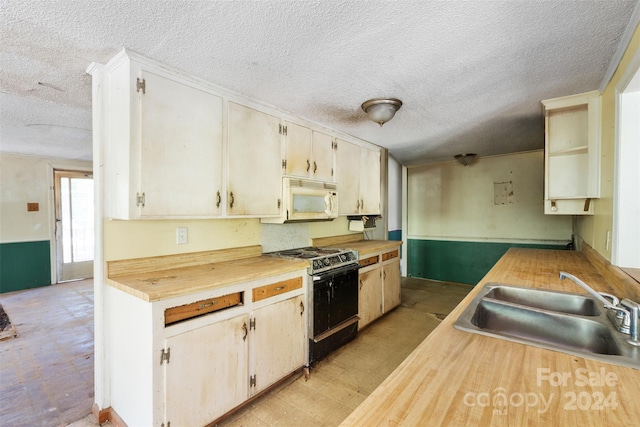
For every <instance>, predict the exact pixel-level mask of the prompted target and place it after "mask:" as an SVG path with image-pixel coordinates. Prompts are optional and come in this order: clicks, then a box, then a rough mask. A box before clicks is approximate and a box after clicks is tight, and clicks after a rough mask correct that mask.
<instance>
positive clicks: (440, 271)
mask: <svg viewBox="0 0 640 427" xmlns="http://www.w3.org/2000/svg"><path fill="white" fill-rule="evenodd" d="M514 247H515V248H533V249H560V250H565V249H566V245H560V244H558V245H550V244H522V243H494V242H459V241H450V240H418V239H409V240H408V242H407V272H408V275H409V276H411V277H421V278H423V279H432V280H440V281H443V282H457V283H466V284H469V285H475V284H477V283H478V282H479V281H480V280H481V279H482V278H483V277H484V275H485V274H487V273H488V272H489V270H490V269H491V267H493V265H494V264H495V263H496V262H497V261H498V260H499V259H500V258H501V257H502V255H504V253H505V252H506V251H507V250H508V249H509V248H514Z"/></svg>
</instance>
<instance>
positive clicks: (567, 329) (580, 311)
mask: <svg viewBox="0 0 640 427" xmlns="http://www.w3.org/2000/svg"><path fill="white" fill-rule="evenodd" d="M454 327H456V328H457V329H460V330H463V331H466V332H471V333H476V334H481V335H487V336H491V337H495V338H500V339H505V340H508V341H513V342H518V343H521V344H528V345H533V346H537V347H542V348H546V349H550V350H555V351H560V352H564V353H569V354H574V355H577V356H582V357H586V358H591V359H597V360H600V361H603V362H608V363H613V364H616V365H622V366H628V367H631V368H635V369H640V349H639V348H638V347H635V346H632V345H630V344H628V343H627V338H628V335H625V334H622V333H620V332H618V331H617V330H616V328H615V327H613V325H612V324H611V322H610V321H609V320H608V318H607V315H606V313H605V310H604V309H601V308H600V307H599V306H598V305H597V302H596V301H595V300H594V299H593V298H591V297H589V296H585V295H579V294H571V293H567V292H557V291H549V290H543V289H536V288H526V287H519V286H510V285H504V284H498V283H488V284H486V285H485V286H484V288H483V289H482V290H481V292H480V293H479V294H478V295H477V296H476V297H475V298H474V299H473V301H472V302H471V304H469V306H468V307H467V308H466V309H465V310H464V312H463V313H462V314H461V315H460V316H459V317H458V319H457V320H456V321H455V323H454Z"/></svg>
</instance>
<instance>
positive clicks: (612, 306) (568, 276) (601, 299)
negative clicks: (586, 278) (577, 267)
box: [560, 271, 620, 310]
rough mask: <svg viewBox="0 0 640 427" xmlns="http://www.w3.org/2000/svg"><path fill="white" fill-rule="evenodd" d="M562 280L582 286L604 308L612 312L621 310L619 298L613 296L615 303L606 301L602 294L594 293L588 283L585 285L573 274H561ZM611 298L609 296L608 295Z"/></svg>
mask: <svg viewBox="0 0 640 427" xmlns="http://www.w3.org/2000/svg"><path fill="white" fill-rule="evenodd" d="M560 279H561V280H564V279H571V280H573V281H574V282H576V283H577V284H578V285H580V286H581V287H582V288H583V289H584V290H585V291H587V292H589V293H590V294H591V296H592V297H594V298H595V299H597V300H598V301H599V302H600V304H602V305H603V306H604V308H607V309H612V310H619V309H620V307H618V306H617V305H616V302H617V300H618V299H617V298H615V297H613V295H611V296H612V297H613V301H608V300H607V299H605V298H604V297H603V296H602V294H600V293H599V292H596V291H594V290H593V289H592V288H591V286H589V285H587V284H586V283H584V282H583V281H582V280H580V279H578V278H577V277H576V276H574V275H573V274H569V273H566V272H564V271H561V272H560ZM607 296H609V295H607Z"/></svg>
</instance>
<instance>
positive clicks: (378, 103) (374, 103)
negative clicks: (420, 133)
mask: <svg viewBox="0 0 640 427" xmlns="http://www.w3.org/2000/svg"><path fill="white" fill-rule="evenodd" d="M400 107H402V101H400V100H399V99H396V98H374V99H370V100H368V101H365V102H363V103H362V110H364V112H365V113H367V115H368V116H369V118H370V119H371V120H373V121H374V122H376V123H378V124H379V125H380V126H381V127H382V125H383V124H385V123H386V122H388V121H389V120H391V119H392V118H393V116H395V114H396V111H398V110H399V109H400Z"/></svg>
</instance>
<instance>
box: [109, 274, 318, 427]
mask: <svg viewBox="0 0 640 427" xmlns="http://www.w3.org/2000/svg"><path fill="white" fill-rule="evenodd" d="M307 277H308V276H307V270H306V268H305V269H303V270H296V271H294V272H288V273H284V274H281V275H277V276H270V277H266V278H261V279H256V280H252V281H250V282H246V283H237V284H232V285H228V286H220V287H217V288H216V287H215V286H214V287H213V288H212V289H210V290H205V291H200V292H195V293H193V294H187V295H182V296H177V297H169V298H165V299H161V300H157V301H152V302H149V301H146V300H144V299H142V298H139V297H137V296H134V295H132V294H129V293H126V292H123V291H121V290H120V289H116V288H114V287H111V286H107V294H108V298H109V300H110V302H111V303H112V304H111V309H110V312H109V316H110V317H112V318H114V319H115V320H114V322H113V324H112V326H113V329H112V330H111V331H110V340H111V341H110V343H109V346H108V351H109V352H110V354H111V356H112V360H113V365H112V368H111V371H112V375H111V380H112V381H111V409H112V410H113V411H114V412H115V413H116V414H117V415H118V416H119V417H120V418H121V419H122V420H123V421H124V422H125V423H126V424H127V425H130V426H134V425H135V426H153V427H162V426H164V427H167V426H169V425H171V426H203V425H208V424H210V423H212V422H215V421H216V420H218V419H219V418H221V417H223V416H224V415H225V414H226V413H228V412H229V411H232V410H233V409H235V408H237V407H239V406H241V405H242V404H243V403H245V402H246V401H247V400H249V399H250V398H251V397H252V396H255V395H257V394H258V393H260V392H262V391H264V390H266V389H267V388H269V386H272V385H273V384H275V383H277V382H278V381H280V380H281V379H283V378H285V377H286V376H288V375H289V374H291V373H293V372H295V371H296V370H298V369H300V368H302V367H303V366H305V365H306V363H307V354H308V338H307V337H308V334H307V323H308V322H307V314H308V313H307V307H306V301H307V299H306V298H307ZM203 280H207V279H206V278H203Z"/></svg>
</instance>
